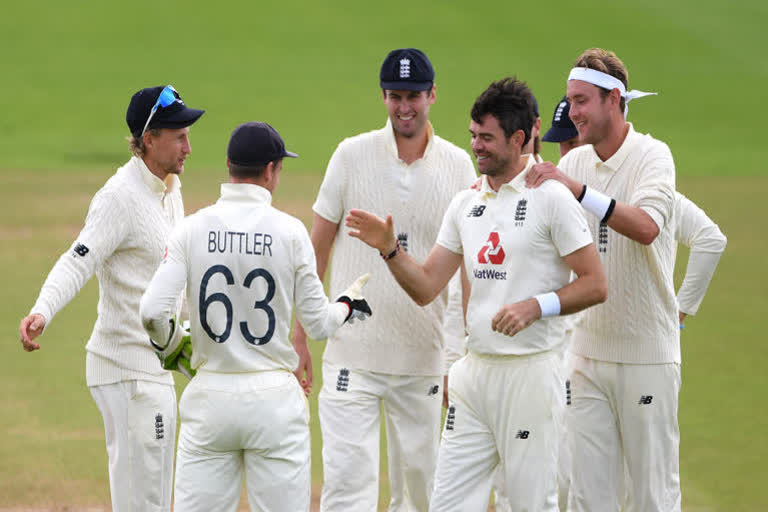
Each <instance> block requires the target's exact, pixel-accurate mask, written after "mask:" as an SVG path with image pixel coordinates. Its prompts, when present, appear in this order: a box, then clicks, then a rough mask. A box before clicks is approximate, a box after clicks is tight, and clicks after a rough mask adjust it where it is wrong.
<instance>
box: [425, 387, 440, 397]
mask: <svg viewBox="0 0 768 512" xmlns="http://www.w3.org/2000/svg"><path fill="white" fill-rule="evenodd" d="M439 392H440V386H438V385H437V384H435V385H434V386H432V387H431V388H429V393H427V395H428V396H432V395H436V394H438V393H439Z"/></svg>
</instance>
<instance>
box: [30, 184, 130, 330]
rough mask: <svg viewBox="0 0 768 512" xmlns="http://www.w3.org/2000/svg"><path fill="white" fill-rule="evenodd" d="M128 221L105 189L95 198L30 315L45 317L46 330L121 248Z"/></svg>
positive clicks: (119, 203) (122, 209) (117, 201)
mask: <svg viewBox="0 0 768 512" xmlns="http://www.w3.org/2000/svg"><path fill="white" fill-rule="evenodd" d="M128 218H129V217H128V214H127V212H125V209H124V206H123V204H122V202H121V201H120V200H119V198H118V197H116V196H115V194H114V193H112V192H110V191H105V190H104V189H102V190H100V191H98V192H97V193H96V195H95V196H94V197H93V199H92V200H91V205H90V207H89V208H88V216H87V217H86V219H85V227H83V230H82V231H81V232H80V234H79V235H78V237H77V239H76V240H75V242H74V243H73V244H72V246H71V247H70V248H69V250H68V251H67V252H65V253H64V254H62V255H61V257H60V258H59V259H58V261H57V262H56V264H55V265H54V266H53V268H52V269H51V272H50V273H49V274H48V277H47V278H46V280H45V283H43V286H42V288H41V289H40V295H39V296H38V298H37V301H36V302H35V305H34V306H32V309H31V311H30V313H39V314H41V315H43V317H45V328H46V329H47V328H48V327H49V326H50V325H51V320H53V317H54V316H56V313H58V312H59V311H61V309H62V308H63V307H64V306H66V305H67V304H68V303H69V301H71V300H72V299H73V298H74V297H75V295H77V294H78V293H79V292H80V290H81V289H82V288H83V286H85V283H87V282H88V280H89V279H90V278H91V276H92V275H93V273H94V272H95V271H96V268H98V267H99V266H100V265H101V264H102V263H103V262H104V260H106V259H107V258H108V257H110V256H111V255H112V253H113V252H114V251H115V249H117V248H118V247H119V246H120V244H121V243H122V241H123V240H124V239H125V237H126V236H127V234H128V230H129V227H128V222H129V221H128V220H127V219H128Z"/></svg>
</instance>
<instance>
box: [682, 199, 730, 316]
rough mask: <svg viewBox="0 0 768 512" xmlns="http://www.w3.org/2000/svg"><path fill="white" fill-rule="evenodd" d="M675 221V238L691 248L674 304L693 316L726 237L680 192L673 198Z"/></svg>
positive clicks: (722, 249) (721, 251)
mask: <svg viewBox="0 0 768 512" xmlns="http://www.w3.org/2000/svg"><path fill="white" fill-rule="evenodd" d="M675 221H676V225H675V239H676V240H677V241H678V242H680V243H681V244H683V245H686V246H688V247H690V248H691V252H690V255H689V256H688V265H687V267H686V270H685V278H684V279H683V284H682V286H680V290H679V291H678V293H677V303H678V307H679V308H680V311H682V312H683V313H685V314H687V315H695V314H696V312H697V311H698V310H699V306H700V305H701V301H702V300H703V299H704V295H705V294H706V293H707V288H708V287H709V283H710V281H711V280H712V276H713V275H714V273H715V269H716V268H717V264H718V262H719V261H720V256H721V254H722V253H723V251H724V250H725V246H726V244H727V242H728V240H727V239H726V238H725V235H723V233H722V231H720V228H719V227H718V226H717V224H715V223H714V222H712V219H710V218H709V217H708V216H707V214H706V213H704V211H703V210H702V209H701V208H699V207H698V206H696V205H695V204H694V203H693V202H692V201H691V200H689V199H688V198H687V197H685V196H684V195H682V194H679V193H678V194H677V195H676V201H675Z"/></svg>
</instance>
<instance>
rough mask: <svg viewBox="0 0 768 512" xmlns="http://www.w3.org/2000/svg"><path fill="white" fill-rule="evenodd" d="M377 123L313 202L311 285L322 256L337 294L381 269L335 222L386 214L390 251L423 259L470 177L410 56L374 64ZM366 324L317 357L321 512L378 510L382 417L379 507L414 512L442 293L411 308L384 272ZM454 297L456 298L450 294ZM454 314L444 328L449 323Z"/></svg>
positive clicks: (429, 430)
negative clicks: (355, 213)
mask: <svg viewBox="0 0 768 512" xmlns="http://www.w3.org/2000/svg"><path fill="white" fill-rule="evenodd" d="M379 78H380V86H381V94H382V98H383V101H384V105H385V107H386V109H387V113H388V120H387V123H386V126H384V127H383V128H381V129H378V130H375V131H372V132H368V133H364V134H361V135H357V136H355V137H352V138H349V139H346V140H344V141H343V142H341V143H340V144H339V146H338V147H337V149H336V151H335V152H334V154H333V156H332V157H331V160H330V162H329V164H328V168H327V171H326V174H325V177H324V179H323V184H322V186H321V188H320V192H319V193H318V196H317V200H316V201H315V204H314V206H313V210H314V212H315V216H314V221H313V225H312V235H311V237H312V242H313V245H314V247H315V252H316V254H317V262H318V266H317V269H318V275H319V276H320V277H321V278H322V277H324V276H325V271H326V268H327V266H328V263H329V260H330V255H331V248H332V247H333V258H332V260H331V261H330V263H331V279H330V289H331V292H332V294H337V293H339V292H340V291H341V290H343V288H344V286H345V284H344V283H345V282H348V281H349V280H350V279H353V278H354V276H357V275H359V274H360V273H363V272H367V271H369V270H371V269H374V268H377V267H379V268H381V266H382V261H381V258H380V257H379V256H377V255H376V254H375V253H373V252H369V251H367V250H365V249H364V248H363V247H362V246H361V245H360V244H358V243H357V242H356V241H355V240H354V239H352V238H350V237H349V235H348V234H347V233H346V232H345V230H343V229H340V228H341V227H342V226H341V222H342V221H343V219H344V217H345V216H346V215H347V214H348V213H349V211H350V210H351V209H352V208H364V209H367V210H370V211H373V212H376V213H378V214H380V215H385V214H386V213H387V212H394V213H395V215H396V217H397V219H398V221H397V225H396V229H397V238H398V241H399V244H400V248H401V249H402V250H403V251H406V252H408V253H409V254H412V255H414V256H415V257H416V258H420V259H423V258H425V257H426V256H427V253H428V251H429V250H430V248H431V247H432V246H433V245H434V243H435V240H436V239H437V233H438V229H439V227H440V218H441V217H442V215H443V213H444V212H445V209H446V208H447V207H448V204H449V203H450V201H451V199H452V198H453V196H454V195H455V194H456V193H458V192H459V191H461V190H464V189H466V188H468V187H469V186H470V185H471V184H472V182H473V181H474V179H475V171H474V167H473V165H472V160H471V159H470V157H469V155H468V154H467V153H466V152H465V151H463V150H461V149H459V148H458V147H456V146H455V145H453V144H451V143H450V142H448V141H446V140H444V139H442V138H440V137H439V136H437V135H436V134H435V131H434V129H433V127H432V124H431V123H430V122H429V112H430V108H431V106H432V105H433V104H434V103H435V100H436V92H435V91H436V90H435V85H434V78H435V73H434V69H433V67H432V64H431V63H430V61H429V59H428V58H427V56H426V55H425V54H424V53H423V52H422V51H420V50H417V49H414V48H405V49H398V50H393V51H391V52H390V53H389V54H388V55H387V57H386V58H385V59H384V62H383V64H382V66H381V72H380V75H379ZM368 286H369V293H368V295H367V296H368V298H369V299H370V301H371V304H372V305H374V307H375V308H376V316H375V317H373V318H372V319H371V321H369V322H365V324H362V325H355V326H352V327H351V328H349V329H343V330H340V331H338V332H337V333H336V334H335V335H333V336H331V337H330V338H329V340H328V345H327V346H326V349H325V353H324V354H323V387H322V389H321V390H320V395H319V411H320V426H321V429H322V435H323V470H324V484H323V492H322V498H321V510H323V511H334V512H347V511H350V510H355V511H364V512H369V511H375V510H376V509H377V504H378V489H379V484H378V476H379V447H380V444H381V439H380V437H381V436H380V430H381V427H380V425H381V412H382V411H383V415H384V421H385V425H386V433H387V449H388V456H389V478H390V489H391V501H390V504H389V510H390V511H415V510H418V511H425V510H427V508H428V504H429V496H430V494H431V492H432V481H433V475H434V471H435V464H436V461H437V450H438V444H439V439H440V423H441V421H440V414H441V404H442V396H443V393H442V392H441V388H442V385H443V384H444V381H445V379H444V376H445V368H444V366H443V348H444V338H443V326H444V323H443V322H444V309H445V301H446V299H445V295H441V297H440V298H439V299H438V300H435V301H434V302H433V303H431V304H430V305H429V306H427V307H423V308H422V307H419V306H417V305H416V304H414V303H413V302H412V301H411V300H410V299H408V297H407V296H406V294H405V293H403V291H402V290H401V289H400V287H399V286H398V285H397V283H396V282H395V280H394V279H392V277H391V276H390V275H389V273H388V272H384V273H379V274H378V275H377V276H376V277H375V278H373V279H371V282H370V283H369V285H368ZM454 296H455V295H454ZM451 311H453V312H454V314H455V315H459V318H458V319H456V320H455V321H450V322H449V321H446V324H447V325H449V326H460V327H459V329H461V334H459V335H458V336H460V335H463V319H462V318H461V317H460V315H461V307H454V308H452V309H451ZM293 341H294V346H295V347H296V350H297V352H298V353H299V354H300V355H301V363H300V366H299V369H298V373H299V374H302V375H301V377H304V375H303V374H304V373H306V374H307V376H308V377H309V376H310V373H309V371H310V370H311V367H310V366H309V364H310V361H311V360H310V358H309V351H308V349H307V347H306V336H305V335H304V333H303V332H302V331H301V330H300V329H298V328H297V329H294V340H293Z"/></svg>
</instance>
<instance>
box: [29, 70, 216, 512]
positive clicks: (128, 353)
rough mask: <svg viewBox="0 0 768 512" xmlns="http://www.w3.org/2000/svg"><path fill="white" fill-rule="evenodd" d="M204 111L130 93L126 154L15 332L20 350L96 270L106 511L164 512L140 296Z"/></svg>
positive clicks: (159, 435) (158, 411) (166, 391)
mask: <svg viewBox="0 0 768 512" xmlns="http://www.w3.org/2000/svg"><path fill="white" fill-rule="evenodd" d="M202 114H203V111H202V110H197V109H192V108H189V107H187V106H186V105H185V104H184V102H183V101H182V100H181V96H180V95H179V93H178V92H177V91H176V90H175V89H174V88H173V87H171V86H170V85H169V86H166V87H162V86H160V87H150V88H146V89H141V90H140V91H139V92H137V93H136V94H134V95H133V97H132V98H131V101H130V104H129V105H128V111H127V113H126V122H127V123H128V128H129V129H130V131H131V137H130V139H129V141H130V148H131V151H132V152H133V155H134V156H133V158H131V159H130V160H129V161H128V162H127V163H126V164H125V165H123V166H122V167H120V168H119V169H118V170H117V172H116V173H115V174H114V176H112V177H111V178H110V179H109V180H108V181H107V182H106V184H105V185H104V186H103V187H102V188H101V189H100V190H99V191H98V192H97V193H96V195H95V196H94V197H93V199H92V200H91V205H90V208H89V210H88V216H87V218H86V219H85V227H84V228H83V230H82V231H81V232H80V234H79V235H78V237H77V240H75V242H74V243H73V244H72V246H71V247H70V249H69V250H68V251H67V252H65V253H64V254H63V255H62V256H61V257H60V258H59V260H58V261H57V262H56V264H55V265H54V267H53V269H52V270H51V272H50V274H48V278H47V279H46V280H45V283H44V284H43V287H42V289H41V290H40V295H39V296H38V298H37V301H36V302H35V304H34V306H32V310H31V311H30V314H29V315H28V316H26V317H25V318H24V319H23V320H22V321H21V325H20V327H19V331H20V335H21V342H22V344H23V346H24V350H26V351H27V352H32V351H34V350H38V349H40V345H39V344H38V343H37V342H35V341H34V340H35V339H36V338H37V337H38V336H39V335H40V334H42V333H43V331H44V329H47V328H48V327H49V326H50V324H51V321H52V320H53V317H54V315H56V313H58V312H59V311H60V310H61V309H62V308H63V307H64V306H66V305H67V304H68V303H69V301H70V300H72V298H74V297H75V295H77V293H78V292H79V291H80V289H81V288H82V287H83V286H84V285H85V283H86V282H87V281H88V279H90V277H91V276H92V275H93V274H94V273H96V276H97V277H98V280H99V304H98V317H97V319H96V324H95V325H94V328H93V333H92V334H91V337H90V339H89V340H88V344H87V345H86V346H85V350H86V353H87V355H86V360H85V375H86V382H87V384H88V387H89V389H90V391H91V395H92V396H93V399H94V401H95V402H96V405H97V406H98V408H99V411H100V412H101V415H102V417H103V418H104V432H105V437H106V443H107V455H108V456H109V483H110V492H111V495H112V509H113V510H114V511H121V512H122V511H145V510H153V511H161V510H165V511H170V509H171V486H172V483H173V449H174V441H175V437H176V392H175V390H174V387H173V378H172V377H171V374H170V372H168V371H166V370H164V369H163V368H162V367H161V365H160V361H159V360H158V358H157V356H156V355H155V353H154V351H153V350H152V348H151V347H150V346H149V345H148V344H147V342H146V339H147V335H146V333H145V332H144V329H143V328H142V327H141V323H140V321H139V299H141V294H142V293H144V290H145V289H146V287H147V284H148V283H149V280H150V278H151V277H152V274H153V273H154V272H155V269H157V266H158V265H159V264H160V261H161V260H162V257H163V250H164V247H165V241H166V238H167V236H168V234H169V233H170V231H171V228H172V227H173V226H174V225H175V224H176V223H177V222H178V221H180V220H181V219H182V218H183V217H184V206H183V204H182V201H181V191H180V187H181V183H180V181H179V175H181V174H182V173H183V172H184V161H185V160H186V158H187V157H188V156H189V154H190V152H191V151H192V149H191V147H190V144H189V127H190V125H192V124H193V123H194V122H195V121H197V120H198V119H199V118H200V116H201V115H202Z"/></svg>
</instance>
